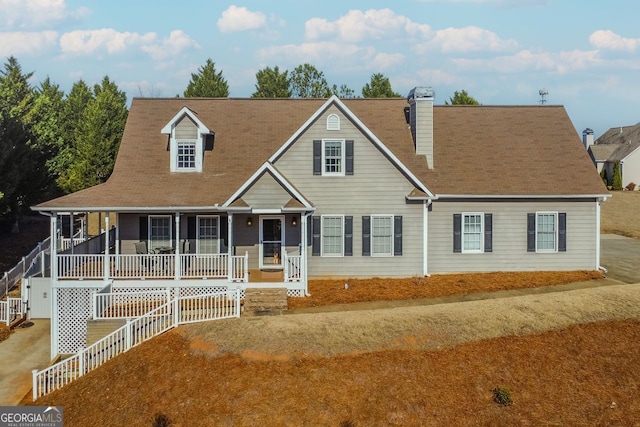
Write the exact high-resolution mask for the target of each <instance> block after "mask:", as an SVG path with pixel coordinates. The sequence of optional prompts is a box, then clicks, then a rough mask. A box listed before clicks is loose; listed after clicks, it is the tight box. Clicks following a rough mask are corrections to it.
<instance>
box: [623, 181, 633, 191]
mask: <svg viewBox="0 0 640 427" xmlns="http://www.w3.org/2000/svg"><path fill="white" fill-rule="evenodd" d="M624 188H626V189H627V190H629V191H633V190H635V189H636V184H635V183H634V182H630V183H629V184H627V186H626V187H624Z"/></svg>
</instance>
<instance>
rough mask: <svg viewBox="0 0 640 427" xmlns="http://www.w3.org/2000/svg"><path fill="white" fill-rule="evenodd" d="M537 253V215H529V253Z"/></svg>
mask: <svg viewBox="0 0 640 427" xmlns="http://www.w3.org/2000/svg"><path fill="white" fill-rule="evenodd" d="M535 251H536V214H534V213H528V214H527V252H535Z"/></svg>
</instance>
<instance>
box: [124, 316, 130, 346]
mask: <svg viewBox="0 0 640 427" xmlns="http://www.w3.org/2000/svg"><path fill="white" fill-rule="evenodd" d="M130 348H131V319H127V329H125V333H124V350H125V351H127V350H129V349H130Z"/></svg>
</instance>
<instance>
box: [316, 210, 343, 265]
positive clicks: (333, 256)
mask: <svg viewBox="0 0 640 427" xmlns="http://www.w3.org/2000/svg"><path fill="white" fill-rule="evenodd" d="M325 218H340V227H341V233H340V236H341V237H340V253H339V254H325V253H324V219H325ZM320 256H323V257H329V258H342V257H344V215H320Z"/></svg>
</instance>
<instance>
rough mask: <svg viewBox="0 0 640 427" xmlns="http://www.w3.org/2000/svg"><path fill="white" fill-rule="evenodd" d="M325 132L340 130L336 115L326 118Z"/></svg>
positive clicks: (338, 119) (338, 118)
mask: <svg viewBox="0 0 640 427" xmlns="http://www.w3.org/2000/svg"><path fill="white" fill-rule="evenodd" d="M327 130H340V117H338V115H337V114H330V115H329V117H327Z"/></svg>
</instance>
